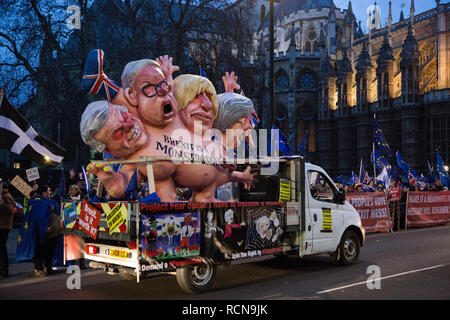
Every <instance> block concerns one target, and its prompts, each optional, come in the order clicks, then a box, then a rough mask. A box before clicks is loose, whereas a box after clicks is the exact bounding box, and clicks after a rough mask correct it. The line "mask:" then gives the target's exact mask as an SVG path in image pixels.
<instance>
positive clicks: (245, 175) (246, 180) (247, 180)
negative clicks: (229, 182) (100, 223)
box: [232, 166, 255, 190]
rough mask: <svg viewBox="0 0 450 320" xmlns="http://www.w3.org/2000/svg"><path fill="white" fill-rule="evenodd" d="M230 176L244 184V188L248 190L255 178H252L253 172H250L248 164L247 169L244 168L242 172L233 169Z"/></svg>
mask: <svg viewBox="0 0 450 320" xmlns="http://www.w3.org/2000/svg"><path fill="white" fill-rule="evenodd" d="M232 176H233V178H234V180H235V181H238V182H241V183H243V184H244V189H245V190H250V189H251V188H252V186H253V184H254V182H255V178H254V176H253V174H252V173H251V167H250V166H248V167H247V169H245V171H243V172H240V171H234V172H233V173H232Z"/></svg>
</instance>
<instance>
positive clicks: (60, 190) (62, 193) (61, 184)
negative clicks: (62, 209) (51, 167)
mask: <svg viewBox="0 0 450 320" xmlns="http://www.w3.org/2000/svg"><path fill="white" fill-rule="evenodd" d="M65 195H66V180H65V179H64V170H62V169H61V179H60V180H59V187H58V199H59V201H61V198H62V197H63V196H65Z"/></svg>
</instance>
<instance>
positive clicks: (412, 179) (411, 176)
mask: <svg viewBox="0 0 450 320" xmlns="http://www.w3.org/2000/svg"><path fill="white" fill-rule="evenodd" d="M408 180H409V184H411V185H413V186H415V185H416V181H417V180H416V177H415V176H414V175H413V174H412V173H411V172H408Z"/></svg>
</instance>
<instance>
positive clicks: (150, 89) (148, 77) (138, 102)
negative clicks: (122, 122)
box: [121, 59, 177, 127]
mask: <svg viewBox="0 0 450 320" xmlns="http://www.w3.org/2000/svg"><path fill="white" fill-rule="evenodd" d="M121 80H122V87H123V88H124V90H125V91H124V94H125V97H126V99H127V100H128V102H129V103H130V104H131V105H133V106H135V107H136V110H130V112H132V113H134V114H136V115H138V116H139V118H140V119H141V120H142V121H143V122H144V123H145V124H147V125H150V126H155V127H164V126H166V125H167V124H169V123H171V122H172V121H173V120H174V118H175V116H176V114H177V102H176V100H175V98H174V96H173V94H172V92H171V90H172V88H170V87H169V85H168V84H167V82H166V78H165V76H164V73H163V72H162V70H161V66H160V65H159V64H158V62H156V61H154V60H150V59H142V60H138V61H132V62H129V63H128V64H127V65H126V66H125V68H124V70H123V73H122V77H121Z"/></svg>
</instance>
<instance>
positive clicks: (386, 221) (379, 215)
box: [345, 192, 392, 232]
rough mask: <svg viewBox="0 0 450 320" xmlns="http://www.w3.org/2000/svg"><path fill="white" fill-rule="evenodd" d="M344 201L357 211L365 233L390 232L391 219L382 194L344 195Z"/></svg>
mask: <svg viewBox="0 0 450 320" xmlns="http://www.w3.org/2000/svg"><path fill="white" fill-rule="evenodd" d="M345 199H346V200H347V201H348V202H350V203H351V205H352V206H353V207H354V208H355V209H356V211H358V213H359V216H360V217H361V222H362V225H363V227H364V228H365V229H366V232H379V231H390V230H392V222H391V217H390V215H389V208H388V203H387V199H386V195H385V193H384V192H363V193H352V194H346V195H345Z"/></svg>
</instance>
